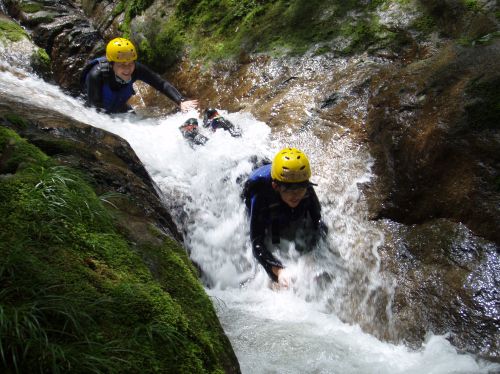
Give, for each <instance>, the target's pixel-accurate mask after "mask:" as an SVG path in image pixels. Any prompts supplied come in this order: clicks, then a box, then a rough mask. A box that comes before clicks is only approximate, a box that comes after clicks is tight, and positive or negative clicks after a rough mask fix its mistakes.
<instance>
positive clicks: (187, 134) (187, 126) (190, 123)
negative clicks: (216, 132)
mask: <svg viewBox="0 0 500 374" xmlns="http://www.w3.org/2000/svg"><path fill="white" fill-rule="evenodd" d="M179 130H181V134H182V136H183V137H184V138H185V139H186V140H187V141H188V142H189V145H191V146H194V145H204V144H205V143H206V142H207V140H208V138H207V137H206V136H204V135H202V134H200V133H199V132H198V120H197V119H196V118H189V119H188V120H186V122H184V123H183V124H182V126H181V127H179Z"/></svg>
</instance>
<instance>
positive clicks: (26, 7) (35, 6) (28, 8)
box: [20, 1, 43, 13]
mask: <svg viewBox="0 0 500 374" xmlns="http://www.w3.org/2000/svg"><path fill="white" fill-rule="evenodd" d="M20 5H21V10H22V11H23V12H25V13H36V12H39V11H40V10H42V8H43V7H42V4H40V3H29V2H24V1H23V2H21V4H20Z"/></svg>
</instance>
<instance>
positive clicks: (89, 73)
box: [81, 38, 198, 113]
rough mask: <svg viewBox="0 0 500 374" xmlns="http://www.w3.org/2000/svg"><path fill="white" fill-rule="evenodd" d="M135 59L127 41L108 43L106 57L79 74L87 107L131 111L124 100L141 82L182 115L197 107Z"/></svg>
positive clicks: (115, 111) (113, 111)
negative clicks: (159, 94) (181, 112)
mask: <svg viewBox="0 0 500 374" xmlns="http://www.w3.org/2000/svg"><path fill="white" fill-rule="evenodd" d="M136 60H137V52H136V49H135V47H134V45H133V44H132V42H131V41H130V40H128V39H124V38H115V39H113V40H111V41H110V42H109V43H108V44H107V46H106V57H99V58H96V59H94V60H92V61H91V62H90V63H89V64H87V66H86V67H85V68H84V69H83V71H82V77H81V84H82V89H83V91H84V95H85V97H86V104H87V105H88V106H94V107H96V108H98V109H99V110H104V111H105V112H106V113H125V112H128V111H131V110H132V107H131V106H130V105H129V104H128V103H127V101H128V99H130V97H131V96H133V95H134V94H135V91H134V88H133V83H134V82H135V81H138V80H140V81H143V82H145V83H147V84H149V85H150V86H152V87H154V88H155V89H156V90H158V91H160V92H162V93H163V94H164V95H166V96H167V97H168V98H169V99H171V100H172V101H174V102H175V103H176V104H177V105H178V106H179V108H180V110H181V111H183V112H186V111H188V110H190V109H195V108H197V106H198V100H186V98H184V96H182V95H181V94H180V93H179V91H177V89H176V88H175V87H174V86H172V85H171V84H170V83H169V82H167V81H166V80H164V79H163V78H161V77H160V76H159V75H158V74H156V73H154V72H153V71H152V70H150V69H149V68H147V67H146V66H145V65H143V64H141V63H140V62H137V61H136Z"/></svg>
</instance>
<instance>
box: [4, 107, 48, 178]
mask: <svg viewBox="0 0 500 374" xmlns="http://www.w3.org/2000/svg"><path fill="white" fill-rule="evenodd" d="M10 117H11V120H12V121H19V122H21V119H20V118H19V117H16V116H14V115H11V116H10ZM0 123H1V119H0ZM21 123H22V122H21ZM23 126H24V123H23ZM47 160H48V157H47V156H46V155H45V154H44V153H43V152H41V151H40V150H39V149H38V148H35V147H32V146H31V145H29V144H28V143H27V142H26V141H25V140H24V139H22V138H21V137H19V135H17V133H15V132H14V131H12V130H10V129H7V128H5V127H0V172H1V173H13V172H15V171H16V170H17V169H18V167H19V166H20V165H21V164H24V165H25V166H27V165H30V164H32V163H44V162H46V161H47Z"/></svg>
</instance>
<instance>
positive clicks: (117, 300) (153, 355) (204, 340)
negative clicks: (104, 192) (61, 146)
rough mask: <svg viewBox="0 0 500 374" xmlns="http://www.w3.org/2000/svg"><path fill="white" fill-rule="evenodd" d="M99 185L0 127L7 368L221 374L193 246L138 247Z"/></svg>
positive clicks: (2, 330) (0, 251)
mask: <svg viewBox="0 0 500 374" xmlns="http://www.w3.org/2000/svg"><path fill="white" fill-rule="evenodd" d="M8 121H9V122H11V123H12V122H13V121H17V122H19V123H22V121H21V120H20V119H19V118H17V117H16V116H14V115H12V116H10V117H9V119H8ZM24 125H25V124H24ZM89 182H90V181H87V180H86V178H85V177H84V176H83V175H81V174H80V172H78V171H77V170H74V169H71V168H69V167H65V166H59V165H57V164H56V163H55V162H54V161H52V159H51V158H49V157H48V156H47V155H45V154H44V153H43V152H41V151H40V150H39V149H38V148H36V147H34V146H33V145H31V144H29V143H28V142H26V141H25V140H23V139H22V138H20V137H19V136H18V135H17V134H16V133H15V132H13V131H11V130H9V129H7V128H5V127H3V125H2V126H0V227H1V228H2V230H0V295H1V297H0V336H1V337H2V338H1V340H0V371H1V372H4V371H6V372H9V373H31V372H51V373H69V372H72V373H90V372H93V373H103V372H104V373H138V372H140V373H152V372H161V373H166V372H168V373H186V374H187V373H189V374H191V373H222V372H223V370H222V366H221V363H220V362H219V360H220V357H225V354H224V351H225V349H227V347H224V346H223V343H221V341H224V340H223V339H221V331H220V326H218V322H217V319H216V317H215V314H214V310H213V308H212V305H211V303H210V300H209V299H208V297H207V296H206V294H205V292H204V290H203V288H202V287H201V285H200V284H199V282H198V280H197V278H196V274H195V271H194V269H193V267H192V265H191V264H190V262H189V259H188V258H187V256H186V254H185V252H184V250H183V249H182V248H181V247H180V246H179V245H178V244H177V243H176V242H175V241H173V240H170V239H168V238H167V239H165V237H164V236H161V235H160V234H159V233H158V238H161V239H162V241H163V244H160V245H153V244H151V245H150V244H144V243H142V244H139V245H137V244H134V243H129V242H128V241H127V239H126V237H124V236H123V234H121V233H120V231H119V230H117V228H116V226H115V219H114V218H113V215H114V211H113V210H108V209H112V208H111V205H109V204H105V199H104V198H100V197H99V196H97V195H96V194H95V192H94V190H93V188H92V187H91V184H90V183H89ZM152 230H153V231H154V230H155V229H153V228H152ZM160 242H161V241H160ZM144 259H147V260H148V262H147V263H151V260H152V259H153V260H154V264H155V274H154V275H153V274H152V273H151V271H150V269H149V268H148V266H147V265H146V262H145V261H144Z"/></svg>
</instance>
